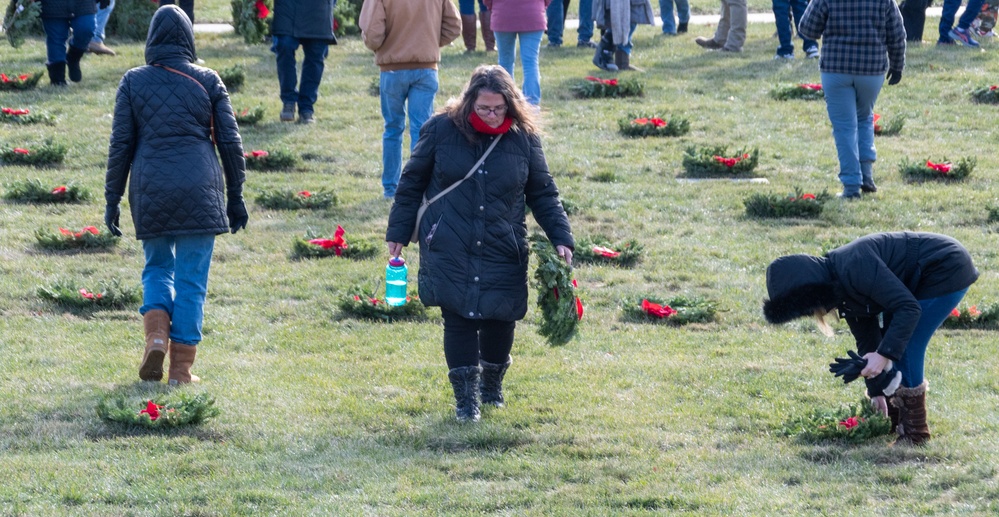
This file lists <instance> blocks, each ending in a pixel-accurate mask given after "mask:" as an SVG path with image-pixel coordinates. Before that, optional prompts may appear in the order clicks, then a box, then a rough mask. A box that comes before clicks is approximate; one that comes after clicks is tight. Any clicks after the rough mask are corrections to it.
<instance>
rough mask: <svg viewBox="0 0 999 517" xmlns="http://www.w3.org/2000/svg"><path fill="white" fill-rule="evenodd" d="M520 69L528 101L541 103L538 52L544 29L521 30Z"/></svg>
mask: <svg viewBox="0 0 999 517" xmlns="http://www.w3.org/2000/svg"><path fill="white" fill-rule="evenodd" d="M518 34H520V69H521V70H522V71H523V73H524V84H523V87H522V89H523V91H524V97H526V98H527V102H529V103H531V104H532V105H534V106H538V105H540V104H541V69H540V67H539V66H538V57H539V56H538V54H539V53H540V51H541V37H542V36H543V35H544V31H533V32H520V33H518Z"/></svg>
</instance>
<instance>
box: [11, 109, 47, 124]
mask: <svg viewBox="0 0 999 517" xmlns="http://www.w3.org/2000/svg"><path fill="white" fill-rule="evenodd" d="M0 122H4V123H6V124H49V125H52V124H55V117H53V116H52V115H49V114H48V113H45V112H41V111H35V112H34V113H32V112H31V110H29V109H28V108H23V109H18V108H0Z"/></svg>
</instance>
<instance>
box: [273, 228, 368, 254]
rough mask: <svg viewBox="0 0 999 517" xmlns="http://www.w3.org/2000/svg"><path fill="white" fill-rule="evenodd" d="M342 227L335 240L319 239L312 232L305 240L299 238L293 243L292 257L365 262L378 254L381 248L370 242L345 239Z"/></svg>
mask: <svg viewBox="0 0 999 517" xmlns="http://www.w3.org/2000/svg"><path fill="white" fill-rule="evenodd" d="M344 233H345V232H344V229H343V227H342V226H339V225H338V226H337V227H336V232H334V233H333V238H332V239H328V238H324V237H319V236H316V235H315V234H313V233H312V232H311V231H310V232H308V233H307V234H306V236H305V237H304V238H301V237H297V238H295V241H294V242H293V243H292V247H291V255H292V257H293V258H297V259H315V258H326V257H343V258H346V259H352V260H365V259H369V258H372V257H374V256H375V255H377V254H378V251H379V247H378V246H377V245H375V244H373V243H371V242H369V241H352V242H350V243H348V242H347V240H346V239H345V238H344Z"/></svg>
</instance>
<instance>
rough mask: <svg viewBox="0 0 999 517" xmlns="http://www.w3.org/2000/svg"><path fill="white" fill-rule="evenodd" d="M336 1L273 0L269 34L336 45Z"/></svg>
mask: <svg viewBox="0 0 999 517" xmlns="http://www.w3.org/2000/svg"><path fill="white" fill-rule="evenodd" d="M336 2H337V0H274V20H273V22H271V34H276V35H279V36H294V37H296V38H299V39H317V40H322V41H325V42H327V43H329V44H331V45H336V36H335V35H334V34H333V9H334V8H335V7H336Z"/></svg>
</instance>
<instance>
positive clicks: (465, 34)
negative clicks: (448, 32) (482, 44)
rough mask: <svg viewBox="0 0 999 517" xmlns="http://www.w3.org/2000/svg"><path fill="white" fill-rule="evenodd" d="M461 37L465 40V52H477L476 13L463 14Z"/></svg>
mask: <svg viewBox="0 0 999 517" xmlns="http://www.w3.org/2000/svg"><path fill="white" fill-rule="evenodd" d="M461 39H462V40H464V41H465V52H475V15H474V14H463V15H461Z"/></svg>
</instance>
